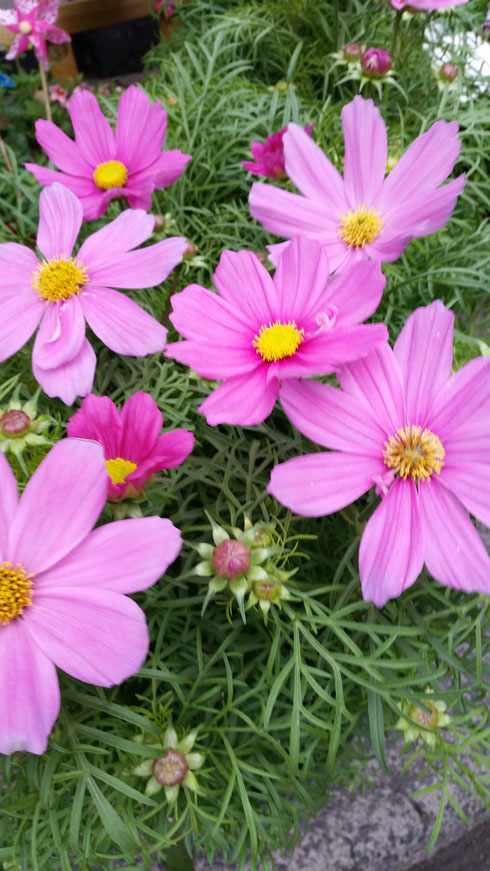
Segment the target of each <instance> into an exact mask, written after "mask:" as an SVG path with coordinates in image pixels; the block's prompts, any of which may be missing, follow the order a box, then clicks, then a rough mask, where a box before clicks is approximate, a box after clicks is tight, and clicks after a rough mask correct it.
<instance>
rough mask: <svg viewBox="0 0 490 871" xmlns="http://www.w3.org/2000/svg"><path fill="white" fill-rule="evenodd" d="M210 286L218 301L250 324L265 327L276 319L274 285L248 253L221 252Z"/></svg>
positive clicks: (253, 256) (254, 257) (252, 255)
mask: <svg viewBox="0 0 490 871" xmlns="http://www.w3.org/2000/svg"><path fill="white" fill-rule="evenodd" d="M214 284H215V287H216V290H217V291H218V293H219V295H220V297H221V299H224V300H227V302H229V303H230V304H231V305H232V306H234V309H235V311H237V310H238V312H240V311H242V312H243V313H244V314H245V315H246V318H247V321H249V322H250V323H251V324H254V323H255V324H259V325H260V324H264V323H265V324H267V323H269V321H274V320H276V318H277V317H279V315H278V309H279V299H278V292H277V286H276V283H275V282H274V281H273V280H272V277H271V276H270V274H269V273H268V271H267V269H266V268H265V266H263V265H262V263H260V261H259V260H258V258H257V257H256V256H255V254H254V253H253V252H252V251H223V253H222V254H221V257H220V261H219V264H218V266H217V267H216V272H215V273H214ZM206 293H209V291H206ZM172 299H175V297H172Z"/></svg>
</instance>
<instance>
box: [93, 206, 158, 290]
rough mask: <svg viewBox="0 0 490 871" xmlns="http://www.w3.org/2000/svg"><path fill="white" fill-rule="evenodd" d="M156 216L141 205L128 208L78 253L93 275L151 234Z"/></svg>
mask: <svg viewBox="0 0 490 871" xmlns="http://www.w3.org/2000/svg"><path fill="white" fill-rule="evenodd" d="M154 226H155V218H154V217H153V215H147V214H146V212H143V211H142V210H141V209H126V210H125V211H124V212H121V214H120V215H118V216H117V218H114V220H113V221H111V222H110V223H109V224H106V225H105V226H104V227H102V228H101V229H100V230H97V232H96V233H92V235H91V236H89V237H88V239H85V242H83V243H82V245H81V247H80V251H79V252H78V257H79V259H80V260H81V261H82V263H84V264H85V266H86V267H87V270H88V272H89V274H90V275H93V274H94V273H95V270H97V269H99V268H101V267H104V266H106V267H107V265H110V264H111V263H114V261H116V262H117V258H118V256H119V254H123V253H126V252H127V251H131V250H132V249H133V248H136V247H137V246H138V245H141V244H142V243H143V242H146V240H147V239H148V238H149V237H150V236H151V234H152V232H153V227H154Z"/></svg>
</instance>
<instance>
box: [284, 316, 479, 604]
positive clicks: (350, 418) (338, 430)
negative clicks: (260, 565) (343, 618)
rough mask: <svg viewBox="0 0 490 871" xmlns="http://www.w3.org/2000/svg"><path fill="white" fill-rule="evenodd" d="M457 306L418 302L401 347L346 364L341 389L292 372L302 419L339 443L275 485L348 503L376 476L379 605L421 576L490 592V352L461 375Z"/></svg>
mask: <svg viewBox="0 0 490 871" xmlns="http://www.w3.org/2000/svg"><path fill="white" fill-rule="evenodd" d="M453 323H454V316H453V314H452V312H450V311H448V309H446V308H445V306H444V305H443V304H442V302H441V301H440V300H436V301H435V302H433V303H431V305H429V306H427V307H425V308H419V309H417V310H416V311H415V312H414V313H413V314H412V315H411V316H410V317H409V318H408V320H407V322H406V324H405V326H404V327H403V329H402V331H401V333H400V336H399V337H398V339H397V341H396V342H395V346H394V350H391V348H390V347H389V345H388V344H387V343H386V344H385V345H383V346H381V347H379V348H377V349H376V350H375V351H373V353H372V354H370V355H369V356H368V357H365V358H364V359H363V360H360V361H359V362H357V363H352V364H349V365H347V366H344V367H342V368H341V369H340V370H339V372H338V379H339V382H340V385H341V387H342V390H338V389H337V388H335V387H330V386H328V385H326V384H319V383H312V382H294V383H292V382H287V383H286V384H284V385H283V387H282V388H281V402H282V405H283V408H284V410H285V412H286V414H287V415H288V416H289V418H290V420H291V421H292V423H293V424H294V425H295V426H296V427H297V428H298V429H299V430H300V431H301V432H302V433H303V434H304V435H306V436H307V437H308V438H309V439H311V440H312V441H314V442H317V443H318V444H321V445H323V446H324V447H327V448H331V449H332V450H331V452H330V453H317V454H309V455H306V456H303V457H295V458H294V459H292V460H288V461H287V462H285V463H281V464H280V465H279V466H276V468H275V469H273V471H272V476H271V481H270V484H269V487H268V489H269V492H270V493H272V494H273V495H274V496H275V497H276V498H277V499H278V500H279V502H281V503H282V504H283V505H287V507H288V508H291V509H292V510H293V511H295V512H296V513H298V514H304V515H307V516H313V517H316V516H320V515H324V514H332V513H333V512H334V511H339V510H340V509H341V508H344V507H345V506H346V505H348V504H349V503H350V502H353V501H354V500H355V499H358V498H359V497H360V496H362V494H363V493H366V491H367V490H369V489H370V488H371V487H372V486H373V484H375V485H376V488H377V492H378V494H379V495H382V497H383V498H382V500H381V504H380V505H379V506H378V507H377V508H376V510H375V511H374V513H373V514H372V516H371V517H370V519H369V520H368V522H367V524H366V527H365V529H364V532H363V535H362V539H361V546H360V551H359V570H360V576H361V584H362V592H363V596H364V599H366V600H367V601H372V602H374V603H375V605H377V606H378V607H379V608H380V607H382V606H383V605H384V604H385V603H386V602H387V600H388V599H393V598H396V597H397V596H399V595H400V594H401V593H402V592H403V590H406V589H407V587H410V586H411V585H412V584H413V583H414V582H415V581H416V579H417V578H418V576H419V574H420V572H421V571H422V566H423V564H424V562H425V564H426V566H427V568H428V570H429V572H430V573H431V575H433V577H434V578H435V579H436V580H437V581H439V582H440V583H441V584H444V585H445V586H448V587H453V588H455V589H456V590H463V591H465V592H468V593H470V592H482V593H486V594H487V595H488V594H489V593H490V557H489V556H488V553H487V551H486V549H485V547H484V545H483V542H482V540H481V538H480V536H479V535H478V533H477V531H476V529H475V526H474V525H473V523H472V521H471V520H470V518H469V516H468V512H471V514H473V515H474V516H475V517H476V518H477V519H478V520H479V521H481V522H482V523H484V524H486V525H487V526H490V358H489V357H479V358H477V359H475V360H471V362H469V363H467V364H466V366H463V368H462V369H459V371H457V372H456V373H455V374H454V375H452V376H451V361H452V352H453Z"/></svg>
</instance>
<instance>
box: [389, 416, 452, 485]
mask: <svg viewBox="0 0 490 871" xmlns="http://www.w3.org/2000/svg"><path fill="white" fill-rule="evenodd" d="M444 456H445V452H444V448H443V446H442V444H441V442H440V440H439V439H438V438H437V436H436V435H434V433H432V432H431V431H430V429H424V431H423V432H422V428H421V427H420V426H406V427H404V428H403V429H399V430H398V431H397V433H396V435H394V436H391V438H390V440H389V441H387V442H385V450H384V451H383V459H384V461H385V463H386V465H387V466H388V468H389V469H394V470H395V473H396V474H398V475H399V476H400V478H405V479H406V478H408V476H409V475H411V476H412V478H413V480H414V481H429V480H430V477H431V475H432V473H433V472H436V474H437V475H438V474H439V473H440V471H441V469H442V467H443V465H444V462H443V460H444Z"/></svg>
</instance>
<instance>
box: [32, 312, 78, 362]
mask: <svg viewBox="0 0 490 871" xmlns="http://www.w3.org/2000/svg"><path fill="white" fill-rule="evenodd" d="M84 339H85V318H84V317H83V311H82V307H81V305H80V302H79V299H78V298H77V297H76V296H75V297H72V299H70V300H67V302H65V303H64V304H63V303H51V304H49V305H48V306H47V307H46V311H45V313H44V317H43V319H42V321H41V325H40V327H39V330H38V333H37V336H36V340H35V342H34V347H33V349H32V359H33V363H34V365H35V366H36V367H40V368H41V369H56V368H57V367H58V366H62V365H63V364H64V363H69V362H70V361H71V360H73V358H74V357H77V356H78V354H79V353H80V351H81V349H82V345H83V342H84Z"/></svg>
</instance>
